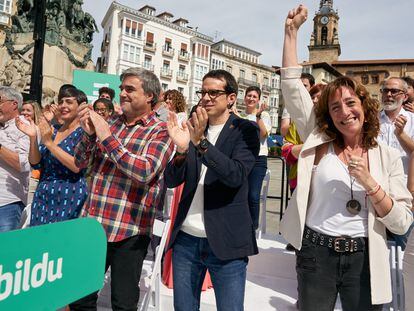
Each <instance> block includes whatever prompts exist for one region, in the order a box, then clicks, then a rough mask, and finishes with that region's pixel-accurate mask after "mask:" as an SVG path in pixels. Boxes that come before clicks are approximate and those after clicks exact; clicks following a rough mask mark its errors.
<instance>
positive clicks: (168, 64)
mask: <svg viewBox="0 0 414 311" xmlns="http://www.w3.org/2000/svg"><path fill="white" fill-rule="evenodd" d="M162 69H163V70H164V71H168V70H170V62H169V61H168V60H165V61H164V63H163V64H162Z"/></svg>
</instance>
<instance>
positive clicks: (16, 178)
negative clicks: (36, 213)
mask: <svg viewBox="0 0 414 311" xmlns="http://www.w3.org/2000/svg"><path fill="white" fill-rule="evenodd" d="M0 143H1V145H2V148H3V147H4V148H7V149H9V150H10V151H13V152H17V153H18V155H19V162H20V168H21V172H18V171H16V170H15V169H14V168H12V167H11V166H9V165H8V164H7V163H5V162H4V161H3V160H2V159H0V207H1V206H4V205H7V204H10V203H14V202H19V201H22V202H23V204H26V201H27V190H28V185H29V173H30V164H29V146H30V142H29V137H28V136H27V135H26V134H23V133H22V132H21V131H20V130H19V129H18V128H17V127H16V123H15V120H14V119H11V120H9V121H7V122H6V123H5V124H4V126H1V125H0Z"/></svg>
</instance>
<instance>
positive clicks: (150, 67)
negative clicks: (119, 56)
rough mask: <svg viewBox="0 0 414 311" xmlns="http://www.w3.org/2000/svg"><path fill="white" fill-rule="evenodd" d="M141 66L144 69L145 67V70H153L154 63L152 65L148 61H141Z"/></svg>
mask: <svg viewBox="0 0 414 311" xmlns="http://www.w3.org/2000/svg"><path fill="white" fill-rule="evenodd" d="M141 66H142V68H144V69H146V70H149V71H152V72H154V65H153V64H151V63H150V62H143V63H142V64H141Z"/></svg>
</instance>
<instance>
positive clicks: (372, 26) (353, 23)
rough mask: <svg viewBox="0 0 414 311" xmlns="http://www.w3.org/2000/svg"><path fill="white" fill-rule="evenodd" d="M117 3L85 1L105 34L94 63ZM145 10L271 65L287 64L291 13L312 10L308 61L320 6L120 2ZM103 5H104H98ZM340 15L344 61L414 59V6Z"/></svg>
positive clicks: (354, 3) (306, 36)
mask: <svg viewBox="0 0 414 311" xmlns="http://www.w3.org/2000/svg"><path fill="white" fill-rule="evenodd" d="M111 2H112V1H110V0H100V1H97V0H84V5H83V9H84V11H86V12H89V13H90V14H92V15H93V16H94V17H95V19H96V23H97V24H98V26H99V28H100V33H98V34H95V35H94V41H93V44H94V50H93V60H94V61H95V60H96V58H97V57H98V56H99V53H100V49H99V48H100V45H101V42H102V27H101V25H100V24H101V22H102V18H103V17H104V15H105V13H106V11H107V10H108V8H109V6H110V4H111ZM117 2H119V3H121V4H124V5H127V6H130V7H133V8H137V9H138V8H141V7H142V6H144V5H146V4H148V5H151V6H153V7H155V8H156V9H157V13H161V12H164V11H168V12H170V13H172V14H173V15H174V18H179V17H183V18H186V19H187V20H189V25H190V26H193V27H198V30H199V31H200V32H202V33H204V34H206V35H209V36H212V37H216V38H217V39H223V38H224V39H226V40H229V41H232V42H234V43H237V44H240V45H243V46H246V47H249V48H251V49H253V50H256V51H258V52H260V53H262V56H261V59H260V62H261V63H262V64H265V65H276V66H280V64H281V52H282V44H283V25H284V20H285V17H286V14H287V12H288V10H289V9H291V8H293V7H295V6H297V5H299V4H300V3H302V4H304V5H306V6H307V7H308V9H309V19H308V21H307V22H306V24H305V25H304V27H303V29H302V32H301V33H300V35H299V38H298V40H299V44H298V50H299V51H298V52H299V60H300V61H304V60H307V59H308V49H307V46H308V44H309V40H310V33H311V29H312V25H313V21H312V19H313V17H314V12H315V11H316V10H317V9H318V8H319V2H320V1H319V0H304V1H302V2H297V1H293V0H256V1H251V0H209V1H205V0H175V1H172V0H169V1H166V0H148V1H140V0H138V1H137V0H118V1H117ZM97 3H99V5H97ZM334 8H335V9H338V11H339V16H340V20H339V40H340V43H341V49H342V54H341V56H340V57H339V59H340V60H353V59H389V58H414V40H413V39H412V37H413V34H412V29H411V26H412V22H413V19H414V1H413V0H395V1H390V0H364V1H363V0H334Z"/></svg>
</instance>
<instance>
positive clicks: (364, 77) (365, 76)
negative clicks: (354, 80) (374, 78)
mask: <svg viewBox="0 0 414 311" xmlns="http://www.w3.org/2000/svg"><path fill="white" fill-rule="evenodd" d="M361 83H362V84H368V83H369V78H368V76H367V75H363V76H362V77H361Z"/></svg>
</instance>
